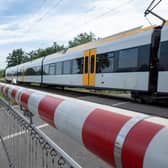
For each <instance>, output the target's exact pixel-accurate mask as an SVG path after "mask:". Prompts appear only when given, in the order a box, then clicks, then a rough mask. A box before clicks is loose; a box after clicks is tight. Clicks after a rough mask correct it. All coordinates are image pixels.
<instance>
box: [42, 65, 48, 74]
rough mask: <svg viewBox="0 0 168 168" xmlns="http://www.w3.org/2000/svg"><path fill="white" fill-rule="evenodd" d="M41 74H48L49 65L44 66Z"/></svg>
mask: <svg viewBox="0 0 168 168" xmlns="http://www.w3.org/2000/svg"><path fill="white" fill-rule="evenodd" d="M43 74H44V75H48V74H49V65H44V69H43Z"/></svg>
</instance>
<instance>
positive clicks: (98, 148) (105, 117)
mask: <svg viewBox="0 0 168 168" xmlns="http://www.w3.org/2000/svg"><path fill="white" fill-rule="evenodd" d="M130 118H131V117H128V116H125V115H121V114H116V113H112V112H109V111H106V110H101V109H96V110H94V111H93V112H92V113H91V114H90V115H89V116H88V118H87V119H86V121H85V123H84V126H83V130H82V138H83V143H84V145H85V146H86V148H88V149H89V150H90V151H91V152H93V153H95V154H96V155H98V156H100V157H101V158H102V159H104V160H106V161H107V162H108V163H110V164H111V165H113V166H114V165H115V163H114V144H115V140H116V137H117V135H118V133H119V131H120V129H121V128H122V127H123V125H124V124H125V123H126V122H127V121H128V120H129V119H130Z"/></svg>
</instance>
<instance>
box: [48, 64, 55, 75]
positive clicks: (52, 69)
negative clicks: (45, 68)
mask: <svg viewBox="0 0 168 168" xmlns="http://www.w3.org/2000/svg"><path fill="white" fill-rule="evenodd" d="M49 75H55V64H50V65H49Z"/></svg>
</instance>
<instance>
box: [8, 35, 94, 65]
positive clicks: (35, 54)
mask: <svg viewBox="0 0 168 168" xmlns="http://www.w3.org/2000/svg"><path fill="white" fill-rule="evenodd" d="M95 40H96V38H95V34H94V33H92V32H90V33H81V34H79V35H77V36H76V37H74V39H73V40H70V41H69V42H68V47H65V46H64V45H59V44H57V42H54V43H53V44H52V46H50V47H47V48H45V49H41V48H39V49H37V50H33V51H30V52H25V51H24V50H23V49H22V48H19V49H14V50H13V51H12V52H11V53H9V55H8V56H7V60H6V61H7V68H8V67H11V66H15V65H18V64H21V63H24V62H28V61H31V60H34V59H37V58H40V57H44V56H47V55H50V54H53V53H56V52H59V51H62V50H66V49H68V48H72V47H75V46H78V45H81V44H85V43H87V42H90V41H95Z"/></svg>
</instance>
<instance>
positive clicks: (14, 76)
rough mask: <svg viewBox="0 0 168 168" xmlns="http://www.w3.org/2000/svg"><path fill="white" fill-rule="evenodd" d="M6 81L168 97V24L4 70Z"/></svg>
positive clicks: (136, 96)
mask: <svg viewBox="0 0 168 168" xmlns="http://www.w3.org/2000/svg"><path fill="white" fill-rule="evenodd" d="M5 79H6V81H8V82H12V81H15V82H16V83H27V84H30V83H38V84H40V85H41V86H51V85H54V86H62V87H65V86H66V87H84V88H88V89H103V90H105V89H108V90H120V91H129V92H130V93H131V96H132V98H133V99H134V100H140V101H148V102H151V101H153V100H162V99H167V98H168V21H166V23H165V24H164V26H155V25H152V26H148V27H137V28H134V29H131V30H128V31H125V32H121V33H118V34H115V35H112V36H109V37H106V38H102V39H99V40H97V41H93V42H88V43H86V44H82V45H79V46H76V47H73V48H69V49H67V50H63V51H61V52H58V53H55V54H51V55H49V56H46V57H42V58H39V59H36V60H33V61H30V62H26V63H23V64H20V65H17V66H13V67H9V68H7V69H6V71H5Z"/></svg>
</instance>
